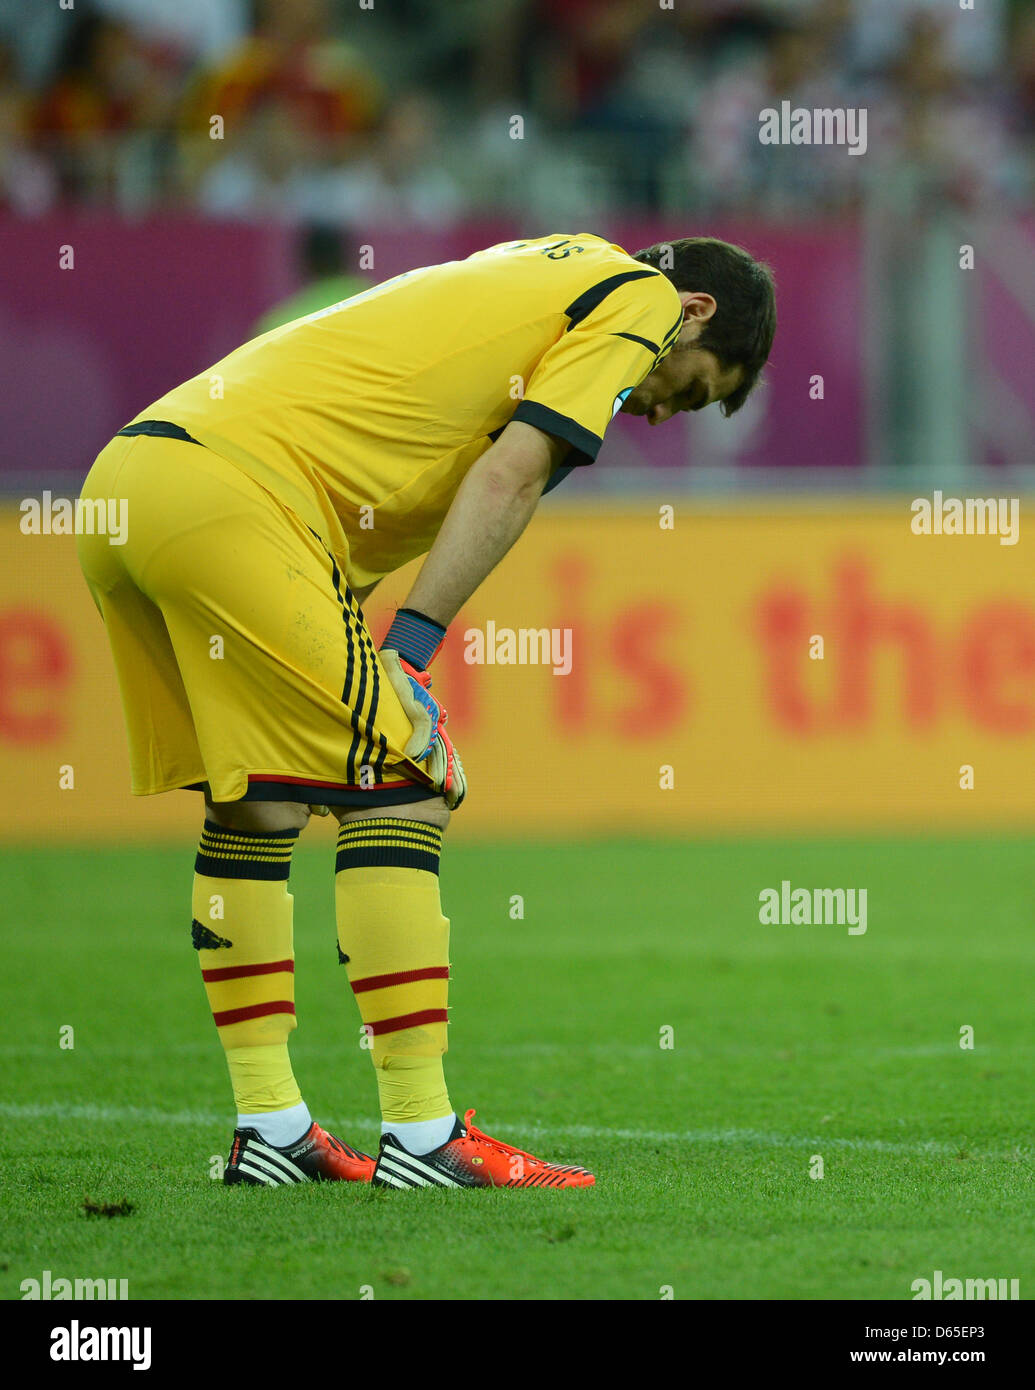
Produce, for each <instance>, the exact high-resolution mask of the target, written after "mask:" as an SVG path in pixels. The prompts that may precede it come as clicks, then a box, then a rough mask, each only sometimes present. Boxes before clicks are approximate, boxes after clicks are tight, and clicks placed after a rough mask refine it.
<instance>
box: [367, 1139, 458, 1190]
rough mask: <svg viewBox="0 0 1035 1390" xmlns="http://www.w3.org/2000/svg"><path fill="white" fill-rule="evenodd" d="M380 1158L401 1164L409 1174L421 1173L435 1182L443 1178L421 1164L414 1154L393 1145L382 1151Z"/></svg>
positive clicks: (428, 1166)
mask: <svg viewBox="0 0 1035 1390" xmlns="http://www.w3.org/2000/svg"><path fill="white" fill-rule="evenodd" d="M381 1158H382V1160H383V1159H386V1158H391V1159H394V1160H395V1162H396V1163H400V1164H403V1165H404V1166H405V1167H407V1168H409V1169H410V1171H411V1172H414V1173H422V1174H423V1175H424V1176H425V1177H429V1178H431V1179H433V1180H434V1181H436V1182H439V1181H441V1179H442V1177H443V1176H444V1174H442V1173H440V1172H439V1170H438V1169H437V1168H432V1167H431V1165H430V1164H427V1163H424V1162H422V1160H421V1159H419V1158H417V1157H416V1156H415V1155H414V1154H411V1153H407V1151H406V1150H405V1149H397V1148H396V1147H395V1146H394V1145H392V1146H389V1147H385V1148H384V1149H382V1151H381Z"/></svg>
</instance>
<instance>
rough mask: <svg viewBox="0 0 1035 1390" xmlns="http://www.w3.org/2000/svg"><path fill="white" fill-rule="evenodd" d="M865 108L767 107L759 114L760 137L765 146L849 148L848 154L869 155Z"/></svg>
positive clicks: (787, 105)
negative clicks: (867, 151) (836, 146)
mask: <svg viewBox="0 0 1035 1390" xmlns="http://www.w3.org/2000/svg"><path fill="white" fill-rule="evenodd" d="M866 126H867V113H866V107H865V106H835V107H815V108H814V109H812V110H810V109H809V108H808V107H806V106H795V107H792V106H791V103H790V102H789V101H781V103H780V106H779V109H777V108H776V107H775V106H767V107H766V108H765V110H764V111H760V112H759V113H758V138H759V141H760V142H761V143H762V144H763V145H847V147H848V153H849V154H854V155H860V154H865V153H866Z"/></svg>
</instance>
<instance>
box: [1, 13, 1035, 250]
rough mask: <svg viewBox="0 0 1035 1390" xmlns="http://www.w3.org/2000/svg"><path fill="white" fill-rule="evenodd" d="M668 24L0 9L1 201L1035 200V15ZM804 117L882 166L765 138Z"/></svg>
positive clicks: (267, 207) (354, 208)
mask: <svg viewBox="0 0 1035 1390" xmlns="http://www.w3.org/2000/svg"><path fill="white" fill-rule="evenodd" d="M365 5H369V7H364V6H365ZM666 6H667V0H449V2H448V3H441V0H73V3H72V6H71V8H68V9H63V8H61V7H60V5H59V3H58V0H53V3H48V4H43V3H33V4H29V5H26V4H25V0H0V207H5V208H7V209H9V210H11V211H13V212H14V213H15V214H17V215H20V216H24V217H32V216H35V215H40V214H42V213H44V212H46V211H48V210H50V209H52V208H54V207H57V206H66V205H69V204H71V205H80V206H87V207H107V208H113V209H117V210H120V211H123V212H126V213H130V214H136V213H144V212H147V211H150V210H160V211H163V212H168V211H173V210H178V209H195V210H200V211H202V212H203V213H206V214H209V215H211V216H218V217H225V218H238V219H247V220H267V219H271V218H273V219H284V220H286V221H289V222H314V221H323V222H334V223H339V224H341V225H344V226H346V227H347V226H349V225H350V224H356V225H362V224H366V223H370V222H379V221H380V222H384V221H394V220H396V219H404V220H405V221H406V222H407V223H408V224H410V225H413V226H416V227H439V228H442V227H449V226H451V225H453V224H454V223H455V222H457V221H458V220H460V219H462V218H464V217H468V216H470V215H471V214H472V213H476V212H479V211H485V210H492V211H494V212H496V211H498V212H520V213H521V215H522V217H523V219H524V224H525V225H531V224H533V223H535V222H539V221H542V222H544V223H550V224H552V225H561V224H563V223H564V222H565V220H566V218H567V217H568V216H572V217H576V216H577V217H587V216H592V215H601V216H606V215H607V214H608V213H609V212H610V211H612V210H613V209H618V208H620V209H622V210H623V211H626V212H630V211H642V212H644V213H647V214H652V213H661V214H665V213H667V212H670V211H673V210H675V209H679V210H680V211H691V210H692V211H696V212H699V213H702V214H715V213H723V214H726V213H729V214H733V215H739V214H741V213H751V214H761V215H763V216H765V217H767V218H770V219H772V218H776V219H789V220H790V219H798V220H808V219H811V218H813V217H815V216H816V215H817V214H822V213H835V214H836V213H840V212H844V211H846V210H850V209H851V208H853V207H854V206H855V205H857V204H858V203H859V201H860V200H861V199H862V198H864V197H865V193H866V187H867V183H868V182H869V181H879V182H880V183H881V185H882V186H883V188H884V190H885V192H886V190H887V188H888V187H889V186H891V187H895V186H899V185H900V186H901V188H902V191H903V197H904V199H905V200H906V201H907V202H910V203H914V204H915V202H916V200H917V199H919V200H920V201H921V202H923V201H926V200H928V199H934V200H936V201H937V202H939V203H949V204H955V205H958V206H961V207H973V206H978V205H981V204H983V203H985V202H988V201H990V200H996V201H997V202H999V203H1000V204H1006V205H1011V204H1015V205H1017V206H1026V205H1030V202H1031V195H1032V191H1033V188H1035V154H1033V135H1035V5H1032V3H1031V0H980V3H978V4H977V5H976V7H975V9H974V10H963V9H961V8H960V7H959V5H958V3H957V0H695V3H694V4H693V5H690V4H686V3H683V2H682V0H672V7H671V8H667V7H666ZM785 99H786V100H789V101H791V103H792V104H793V105H794V106H805V107H809V108H813V107H842V106H847V107H859V106H863V107H866V108H867V110H868V115H869V134H868V145H869V157H868V158H864V159H857V158H848V157H846V152H845V151H844V150H843V149H837V148H830V147H826V148H813V149H809V150H807V151H804V150H802V149H800V148H796V147H768V146H766V147H764V146H762V145H761V144H760V142H759V139H758V131H759V112H760V111H761V110H762V109H763V108H765V107H768V106H778V105H779V103H780V102H781V101H782V100H785ZM214 116H218V117H221V118H222V130H221V132H220V131H219V127H218V125H216V126H213V123H212V118H213V117H214ZM514 117H520V118H521V121H520V123H517V122H515V121H514V119H513V118H514ZM219 133H221V135H222V138H212V135H213V134H219ZM515 135H520V138H515ZM803 155H804V156H805V157H803Z"/></svg>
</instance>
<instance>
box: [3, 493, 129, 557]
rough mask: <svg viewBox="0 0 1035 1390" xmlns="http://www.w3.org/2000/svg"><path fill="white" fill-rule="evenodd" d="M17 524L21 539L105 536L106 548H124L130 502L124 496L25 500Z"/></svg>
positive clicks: (44, 497)
mask: <svg viewBox="0 0 1035 1390" xmlns="http://www.w3.org/2000/svg"><path fill="white" fill-rule="evenodd" d="M18 510H19V511H20V512H21V513H22V519H21V521H20V522H19V523H18V525H19V528H20V530H21V532H22V535H24V536H73V535H75V536H107V537H108V544H109V545H125V544H126V531H127V527H128V525H129V516H128V513H129V502H128V501H127V499H126V498H125V497H94V498H85V497H76V498H75V499H73V498H71V497H55V496H54V494H53V493H51V492H44V494H43V496H42V497H39V498H37V497H26V498H24V499H23V501H22V502H21V503H20V504H19V507H18Z"/></svg>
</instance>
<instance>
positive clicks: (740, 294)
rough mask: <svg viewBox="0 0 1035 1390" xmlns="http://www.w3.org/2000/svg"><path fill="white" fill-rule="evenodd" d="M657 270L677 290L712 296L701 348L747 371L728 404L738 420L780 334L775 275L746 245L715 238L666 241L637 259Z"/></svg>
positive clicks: (728, 366)
mask: <svg viewBox="0 0 1035 1390" xmlns="http://www.w3.org/2000/svg"><path fill="white" fill-rule="evenodd" d="M634 259H635V260H637V261H642V262H643V263H644V265H650V266H654V268H655V269H656V270H660V271H661V273H662V274H663V275H667V276H668V278H669V279H670V280H671V281H672V283H673V285H675V287H676V289H677V290H686V291H697V292H701V293H704V294H710V295H711V296H712V298H713V299H714V300H715V306H716V307H715V313H714V314H713V315H712V317H711V318H710V319H709V320H708V322H707V323H706V324H705V325H704V329H703V331H702V333H701V336H700V337H699V338H698V339H697V342H696V343H695V344H694V346H695V347H701V348H707V349H708V351H709V352H714V353H715V356H716V357H717V358H718V359H719V361H720V363H721V364H722V366H723V368H725V369H726V370H730V369H732V368H733V367H741V368H742V369H743V372H744V380H743V381H742V382H741V384H740V385H739V386H738V387H737V389H736V390H735V391H734V392H733V393H732V394H731V395H729V396H727V398H726V400H724V401H723V403H722V413H723V414H724V415H734V414H736V412H737V411H738V410H739V409H740V407H741V406H742V405H743V404H744V402H745V401H746V400H747V398H748V396H749V395H750V394H751V391H752V390H753V388H754V386H755V383H756V382H757V380H758V376H759V373H760V372H761V370H762V368H763V367H764V366H765V364H766V360H767V359H768V357H769V353H770V350H771V349H772V346H773V337H774V335H775V333H776V295H775V291H774V287H773V273H772V271H771V270H770V269H769V267H768V266H767V265H764V264H763V263H762V262H761V261H756V260H755V259H754V257H753V256H751V255H749V253H748V252H747V251H745V250H744V248H743V247H742V246H731V245H730V243H729V242H728V241H719V240H717V239H716V238H715V237H706V236H692V237H683V238H682V239H681V240H680V241H661V242H659V243H658V244H657V245H656V246H647V247H645V248H644V249H643V250H642V251H637V252H636V255H635V257H634Z"/></svg>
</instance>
